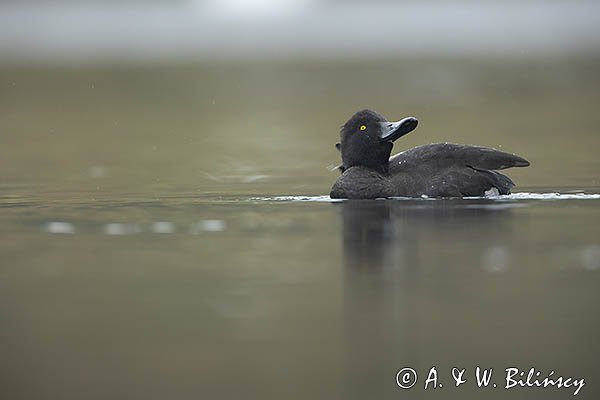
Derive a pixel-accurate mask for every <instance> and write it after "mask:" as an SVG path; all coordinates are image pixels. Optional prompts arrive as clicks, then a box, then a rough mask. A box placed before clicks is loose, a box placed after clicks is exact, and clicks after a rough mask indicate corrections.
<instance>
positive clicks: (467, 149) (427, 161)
mask: <svg viewBox="0 0 600 400" xmlns="http://www.w3.org/2000/svg"><path fill="white" fill-rule="evenodd" d="M417 123H418V122H417V120H416V119H415V118H412V117H409V118H404V119H402V120H400V121H398V122H389V121H387V120H386V119H385V118H384V117H382V116H381V115H379V114H377V113H376V112H374V111H370V110H363V111H359V112H357V113H356V114H354V115H353V116H352V118H350V119H349V120H348V122H346V123H345V124H344V126H343V127H342V131H341V134H340V136H341V143H338V144H337V147H338V149H339V150H340V151H341V153H342V165H341V166H340V170H341V171H342V176H340V177H339V178H338V180H337V181H336V182H335V184H334V185H333V187H332V188H331V197H333V198H361V199H372V198H378V197H398V196H403V197H420V196H428V197H465V196H484V195H485V194H486V193H494V194H509V193H510V189H511V188H512V187H513V186H514V183H513V181H511V180H510V178H508V177H507V176H505V175H503V174H501V173H499V172H497V171H496V170H501V169H506V168H510V167H526V166H528V165H529V161H527V160H525V159H524V158H521V157H518V156H516V155H514V154H509V153H504V152H502V151H498V150H495V149H491V148H487V147H480V146H468V145H462V144H452V143H438V144H429V145H424V146H419V147H415V148H412V149H410V150H406V151H404V152H402V153H398V154H396V155H394V156H393V157H392V158H390V154H391V152H392V147H393V144H392V142H393V141H394V140H396V139H398V138H400V137H402V136H404V135H406V134H407V133H409V132H411V131H412V130H414V129H415V128H416V127H417Z"/></svg>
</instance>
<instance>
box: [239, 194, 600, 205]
mask: <svg viewBox="0 0 600 400" xmlns="http://www.w3.org/2000/svg"><path fill="white" fill-rule="evenodd" d="M250 200H254V201H282V202H286V201H291V202H317V203H319V202H320V203H335V202H340V201H346V200H347V199H332V198H331V197H329V196H271V197H252V198H250ZM377 200H393V201H444V200H466V201H469V200H600V194H596V193H558V192H551V193H531V192H519V193H512V194H507V195H496V196H481V197H464V198H463V199H458V198H431V197H391V198H389V199H377Z"/></svg>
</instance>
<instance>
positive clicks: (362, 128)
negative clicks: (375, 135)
mask: <svg viewBox="0 0 600 400" xmlns="http://www.w3.org/2000/svg"><path fill="white" fill-rule="evenodd" d="M359 129H360V130H361V131H366V130H367V126H366V125H361V126H360V128H359Z"/></svg>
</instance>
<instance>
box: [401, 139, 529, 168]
mask: <svg viewBox="0 0 600 400" xmlns="http://www.w3.org/2000/svg"><path fill="white" fill-rule="evenodd" d="M425 164H428V165H429V166H430V167H436V166H437V167H439V168H443V167H450V166H457V167H458V166H466V167H471V168H474V169H483V170H501V169H506V168H511V167H527V166H528V165H529V161H527V160H526V159H524V158H522V157H519V156H517V155H514V154H511V153H505V152H503V151H499V150H496V149H492V148H489V147H482V146H470V145H465V144H454V143H438V144H428V145H424V146H419V147H415V148H412V149H410V150H406V151H404V152H402V153H398V154H395V155H394V156H392V157H391V158H390V172H392V173H393V172H394V171H395V170H399V169H404V168H406V167H411V166H416V165H420V166H424V165H425Z"/></svg>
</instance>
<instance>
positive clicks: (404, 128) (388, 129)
mask: <svg viewBox="0 0 600 400" xmlns="http://www.w3.org/2000/svg"><path fill="white" fill-rule="evenodd" d="M418 124H419V121H417V119H416V118H415V117H407V118H404V119H401V120H400V121H397V122H382V123H381V140H382V141H383V142H393V141H394V140H396V139H398V138H401V137H402V136H404V135H406V134H407V133H410V132H412V131H413V130H414V129H415V128H416V127H417V125H418Z"/></svg>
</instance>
